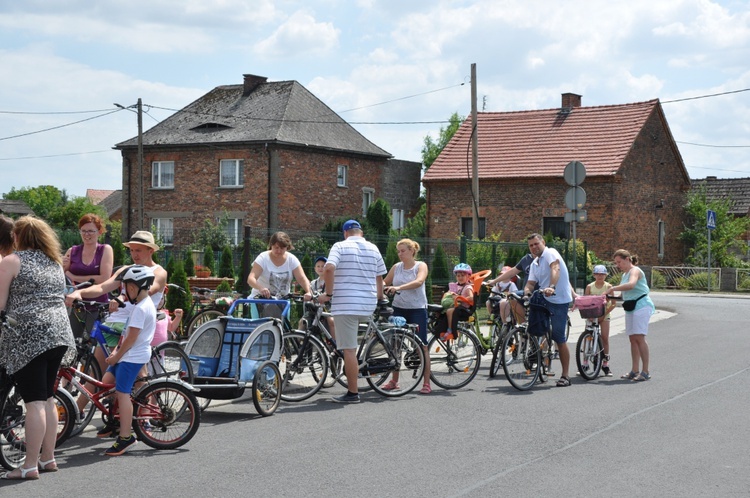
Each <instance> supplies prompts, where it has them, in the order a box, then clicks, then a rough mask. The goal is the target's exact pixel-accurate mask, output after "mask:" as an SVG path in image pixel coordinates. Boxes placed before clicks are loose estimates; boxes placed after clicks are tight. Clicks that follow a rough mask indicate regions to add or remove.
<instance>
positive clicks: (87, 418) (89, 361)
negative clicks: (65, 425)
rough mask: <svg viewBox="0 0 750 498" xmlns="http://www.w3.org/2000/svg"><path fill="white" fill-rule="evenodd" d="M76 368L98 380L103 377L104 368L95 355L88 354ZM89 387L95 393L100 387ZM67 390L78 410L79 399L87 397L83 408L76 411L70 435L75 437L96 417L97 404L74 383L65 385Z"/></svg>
mask: <svg viewBox="0 0 750 498" xmlns="http://www.w3.org/2000/svg"><path fill="white" fill-rule="evenodd" d="M76 369H78V370H80V371H81V372H83V373H85V374H86V375H88V376H90V377H93V378H95V379H96V380H101V379H102V370H101V368H100V367H99V362H98V361H96V357H94V355H86V356H85V357H84V358H83V359H82V362H81V363H79V364H78V365H77V366H76ZM87 389H89V390H91V391H93V393H96V392H97V391H98V389H97V388H96V387H95V386H93V385H90V386H88V387H87ZM65 390H66V391H68V392H69V393H70V395H71V396H73V399H74V400H75V405H76V410H78V406H79V405H78V400H79V399H81V397H82V398H83V399H86V404H85V405H84V407H83V409H81V410H80V411H77V412H76V413H75V424H74V425H73V431H72V432H71V433H70V437H74V436H77V435H79V434H80V433H81V432H83V430H84V429H85V428H86V427H87V426H88V425H89V424H90V423H91V419H93V418H94V413H96V406H95V405H94V403H92V402H91V400H90V399H88V398H86V396H85V395H84V394H81V392H80V391H79V390H78V389H77V388H76V387H75V386H74V385H73V384H68V385H67V386H66V387H65Z"/></svg>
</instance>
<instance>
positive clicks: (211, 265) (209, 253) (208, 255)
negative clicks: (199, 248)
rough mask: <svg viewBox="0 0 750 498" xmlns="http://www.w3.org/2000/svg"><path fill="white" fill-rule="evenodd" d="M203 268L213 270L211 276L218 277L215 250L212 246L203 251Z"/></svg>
mask: <svg viewBox="0 0 750 498" xmlns="http://www.w3.org/2000/svg"><path fill="white" fill-rule="evenodd" d="M203 266H205V267H206V268H208V269H209V270H211V275H216V258H215V257H214V249H213V247H211V246H210V245H208V246H206V248H205V249H203Z"/></svg>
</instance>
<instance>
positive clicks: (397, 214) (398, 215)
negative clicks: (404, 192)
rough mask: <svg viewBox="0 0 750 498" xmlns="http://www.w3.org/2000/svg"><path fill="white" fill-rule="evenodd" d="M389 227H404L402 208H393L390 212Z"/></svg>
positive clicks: (397, 228) (396, 228)
mask: <svg viewBox="0 0 750 498" xmlns="http://www.w3.org/2000/svg"><path fill="white" fill-rule="evenodd" d="M391 228H393V229H394V230H401V229H402V228H404V210H403V209H394V210H393V211H392V213H391Z"/></svg>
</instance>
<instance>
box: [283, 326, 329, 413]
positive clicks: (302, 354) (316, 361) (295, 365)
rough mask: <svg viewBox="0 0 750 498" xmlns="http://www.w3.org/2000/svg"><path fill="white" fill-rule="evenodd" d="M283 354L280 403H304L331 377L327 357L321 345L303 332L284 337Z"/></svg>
mask: <svg viewBox="0 0 750 498" xmlns="http://www.w3.org/2000/svg"><path fill="white" fill-rule="evenodd" d="M283 341H284V348H283V350H282V353H281V361H280V362H279V370H280V371H281V376H282V379H283V381H282V384H281V399H283V400H284V401H302V400H305V399H308V398H309V397H311V396H312V395H314V394H315V393H316V392H318V391H319V390H320V388H321V387H322V386H323V383H324V382H325V379H326V376H327V374H328V354H327V353H326V352H325V348H324V347H323V345H322V344H320V342H319V341H318V340H317V339H315V338H314V337H312V336H308V335H307V334H304V333H302V332H290V333H286V334H284V338H283Z"/></svg>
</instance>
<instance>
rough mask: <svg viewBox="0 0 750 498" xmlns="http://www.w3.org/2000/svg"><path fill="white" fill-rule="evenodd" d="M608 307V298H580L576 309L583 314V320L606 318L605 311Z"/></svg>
mask: <svg viewBox="0 0 750 498" xmlns="http://www.w3.org/2000/svg"><path fill="white" fill-rule="evenodd" d="M606 307H607V296H605V295H601V296H578V297H577V298H576V308H578V312H579V313H580V314H581V318H599V317H601V316H604V310H605V309H606Z"/></svg>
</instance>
